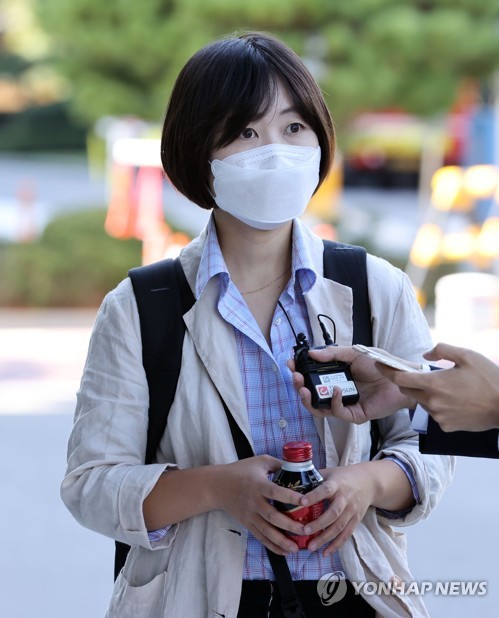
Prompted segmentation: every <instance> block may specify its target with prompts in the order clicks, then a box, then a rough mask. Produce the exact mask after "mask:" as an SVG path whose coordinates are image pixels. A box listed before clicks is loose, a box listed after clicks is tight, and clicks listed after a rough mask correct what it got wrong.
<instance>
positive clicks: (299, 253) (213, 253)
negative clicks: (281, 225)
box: [196, 214, 317, 298]
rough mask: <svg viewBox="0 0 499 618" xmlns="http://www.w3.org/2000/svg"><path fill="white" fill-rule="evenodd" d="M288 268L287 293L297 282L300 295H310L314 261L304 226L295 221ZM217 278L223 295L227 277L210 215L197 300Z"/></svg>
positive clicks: (198, 275)
mask: <svg viewBox="0 0 499 618" xmlns="http://www.w3.org/2000/svg"><path fill="white" fill-rule="evenodd" d="M291 269H292V276H291V281H290V285H289V286H288V288H287V289H288V291H289V294H290V295H291V296H292V297H294V289H295V285H296V283H298V284H299V285H300V288H301V291H302V293H303V294H306V293H307V292H309V291H310V289H311V288H312V287H313V285H314V283H315V281H316V278H317V275H316V274H315V271H314V268H313V260H312V257H311V255H310V250H309V247H308V244H307V242H306V238H305V234H304V231H303V224H302V223H300V222H299V221H297V220H295V221H294V222H293V236H292V259H291ZM216 276H220V277H219V278H220V280H221V285H222V286H223V287H222V289H221V292H222V293H223V292H225V290H226V289H227V286H228V284H229V280H230V275H229V271H228V270H227V266H226V265H225V260H224V257H223V255H222V251H221V249H220V245H219V243H218V236H217V228H216V225H215V220H214V217H213V214H212V215H211V217H210V220H209V222H208V226H207V239H206V243H205V246H204V249H203V253H202V255H201V261H200V264H199V269H198V273H197V277H196V298H199V296H200V295H201V294H202V293H203V290H204V288H205V287H206V285H207V283H208V281H209V280H210V279H212V278H213V277H216Z"/></svg>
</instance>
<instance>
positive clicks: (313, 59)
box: [38, 0, 499, 123]
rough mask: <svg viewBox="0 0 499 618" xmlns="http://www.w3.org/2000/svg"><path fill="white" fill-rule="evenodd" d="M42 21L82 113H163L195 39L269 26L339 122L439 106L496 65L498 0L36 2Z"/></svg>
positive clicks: (498, 51) (498, 55)
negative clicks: (368, 112)
mask: <svg viewBox="0 0 499 618" xmlns="http://www.w3.org/2000/svg"><path fill="white" fill-rule="evenodd" d="M38 2H39V15H40V19H41V23H42V24H44V25H45V28H46V29H47V31H49V32H50V33H51V35H52V37H53V51H54V55H55V57H57V58H58V59H59V63H60V67H61V70H62V71H63V72H64V73H65V75H67V76H68V78H69V79H70V81H71V83H72V84H73V88H74V106H75V109H76V111H77V112H78V113H79V114H80V115H81V116H83V117H84V118H85V119H86V120H95V119H96V118H98V117H99V116H101V115H103V114H129V113H131V114H136V115H138V116H140V117H142V118H145V119H152V120H158V119H160V118H161V116H162V114H163V111H164V107H165V103H166V100H167V98H168V95H169V92H170V90H171V88H172V85H173V83H174V80H175V77H176V75H177V73H178V71H179V69H180V67H181V66H182V65H183V64H184V62H185V61H186V60H187V58H188V57H189V56H190V55H191V54H192V53H193V52H194V51H195V50H196V49H198V48H199V47H200V46H202V45H204V44H205V43H207V42H209V41H210V40H213V39H214V38H217V37H219V36H221V35H224V34H228V33H231V32H234V31H238V30H243V29H251V30H266V31H269V32H272V33H275V34H276V35H277V36H279V37H280V38H282V39H283V40H285V41H286V42H287V43H288V44H290V45H291V46H292V47H293V48H294V49H295V50H296V51H297V53H299V54H300V55H301V56H302V57H303V58H304V59H305V60H306V62H307V63H309V65H310V67H311V69H312V71H313V72H314V73H315V75H316V77H317V79H318V80H319V82H320V84H321V86H322V87H323V89H324V92H325V93H326V97H327V100H328V103H329V105H330V108H331V110H332V113H333V116H334V117H335V118H336V120H337V122H339V123H341V122H343V121H345V120H347V119H348V118H350V117H352V115H354V114H356V113H357V112H359V111H361V110H363V109H380V108H383V107H386V106H399V107H402V108H404V109H406V110H408V111H410V112H414V113H418V114H424V115H431V114H434V113H438V112H441V111H445V110H446V109H448V107H449V106H450V105H451V103H452V101H453V100H454V98H455V95H456V90H457V87H458V85H459V83H460V81H461V80H462V78H464V77H472V78H476V79H484V78H487V77H488V76H490V75H491V73H492V72H493V71H494V70H495V69H496V68H497V67H498V65H499V35H498V26H499V4H498V3H497V1H496V0H345V1H343V0H251V2H243V1H240V2H239V1H237V0H141V1H140V2H137V1H136V0H114V1H113V2H101V0H71V2H68V1H67V0H38Z"/></svg>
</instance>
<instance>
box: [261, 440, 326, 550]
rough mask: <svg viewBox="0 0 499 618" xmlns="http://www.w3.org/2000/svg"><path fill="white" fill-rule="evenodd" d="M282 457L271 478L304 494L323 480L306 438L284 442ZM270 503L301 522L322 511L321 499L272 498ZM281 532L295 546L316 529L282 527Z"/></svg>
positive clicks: (301, 544)
mask: <svg viewBox="0 0 499 618" xmlns="http://www.w3.org/2000/svg"><path fill="white" fill-rule="evenodd" d="M282 458H283V460H284V461H283V462H282V467H281V469H280V470H279V472H277V473H276V474H275V475H274V478H273V479H272V480H273V482H274V483H276V484H277V485H281V486H282V487H287V488H289V489H294V490H295V491H299V492H300V493H302V494H306V493H308V492H309V491H312V489H315V488H316V487H317V486H318V485H320V484H321V483H322V482H323V479H322V476H321V475H320V474H319V472H318V471H317V470H316V468H315V466H314V464H313V463H312V445H311V444H310V442H305V441H299V442H288V443H287V444H285V445H284V447H283V449H282ZM274 506H275V507H276V509H277V510H279V511H281V513H285V514H286V515H287V516H288V517H291V518H292V519H294V520H295V521H299V522H300V523H301V524H303V525H305V524H308V523H309V522H311V521H314V519H317V518H318V517H319V516H320V515H321V514H322V513H323V512H324V503H323V502H318V503H317V504H312V505H309V506H296V505H294V504H285V503H283V502H277V501H276V500H274ZM284 534H285V535H286V536H288V537H289V538H290V539H292V540H293V541H294V542H295V543H296V544H297V545H298V548H299V549H306V548H307V545H308V544H309V542H310V541H311V539H313V538H314V537H316V536H318V535H319V534H320V532H315V533H314V534H309V535H303V536H301V535H300V536H299V535H296V534H293V533H292V532H288V531H287V530H285V531H284Z"/></svg>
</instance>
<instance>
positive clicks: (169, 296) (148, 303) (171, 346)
mask: <svg viewBox="0 0 499 618" xmlns="http://www.w3.org/2000/svg"><path fill="white" fill-rule="evenodd" d="M128 274H129V277H130V279H131V281H132V286H133V291H134V294H135V299H136V301H137V307H138V311H139V318H140V331H141V336H142V361H143V364H144V369H145V372H146V377H147V383H148V386H149V425H148V429H147V449H146V455H145V463H146V464H147V463H151V462H152V461H154V457H155V454H156V450H157V448H158V445H159V442H160V440H161V436H162V435H163V433H164V431H165V428H166V422H167V420H168V412H169V410H170V407H171V405H172V403H173V399H174V397H175V391H176V388H177V382H178V377H179V374H180V365H181V362H182V344H183V341H184V334H185V324H184V320H183V315H184V313H186V312H187V311H189V309H190V308H191V307H192V305H193V304H194V300H195V299H194V295H193V293H192V290H191V288H190V286H189V283H188V282H187V279H186V278H185V274H184V271H183V269H182V266H181V264H180V260H179V258H176V259H175V260H161V261H160V262H156V263H154V264H150V265H148V266H141V267H138V268H133V269H131V270H130V271H129V273H128Z"/></svg>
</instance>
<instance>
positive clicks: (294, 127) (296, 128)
mask: <svg viewBox="0 0 499 618" xmlns="http://www.w3.org/2000/svg"><path fill="white" fill-rule="evenodd" d="M301 129H303V125H302V124H301V122H293V123H291V124H290V125H289V127H288V128H287V132H288V133H299V132H300V131H301Z"/></svg>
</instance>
